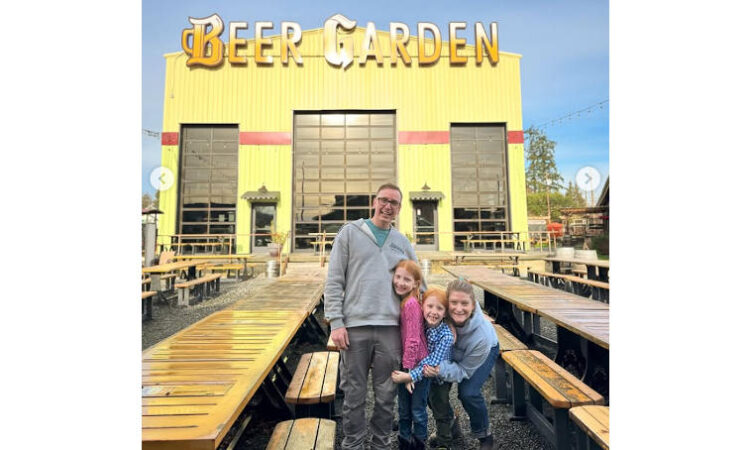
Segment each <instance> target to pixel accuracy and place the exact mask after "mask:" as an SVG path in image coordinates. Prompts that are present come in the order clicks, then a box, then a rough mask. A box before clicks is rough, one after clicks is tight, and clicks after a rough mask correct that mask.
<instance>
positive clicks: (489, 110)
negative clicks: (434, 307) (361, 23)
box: [159, 28, 527, 253]
mask: <svg viewBox="0 0 750 450" xmlns="http://www.w3.org/2000/svg"><path fill="white" fill-rule="evenodd" d="M441 31H442V30H441ZM322 33H323V30H322V29H318V30H311V31H306V32H304V33H303V38H302V41H301V44H300V45H299V46H298V48H299V50H300V54H301V55H302V58H303V66H301V67H300V66H297V65H296V63H294V62H293V61H290V63H289V64H288V65H287V66H284V65H282V64H281V61H280V59H279V38H278V36H277V37H275V38H272V42H273V45H272V47H271V49H267V50H265V52H264V53H265V54H270V55H272V56H273V57H274V62H273V65H271V66H258V65H256V64H255V62H254V61H253V59H252V53H253V51H254V41H252V40H248V45H247V52H246V53H244V54H250V55H251V56H250V57H249V58H248V63H247V65H245V66H231V65H230V64H229V63H228V62H227V61H225V62H224V64H223V65H222V66H220V67H219V68H216V69H208V68H188V67H187V66H186V64H185V62H186V59H187V56H186V55H185V54H184V53H182V52H180V53H171V54H167V55H165V59H166V79H165V93H164V122H163V136H162V144H163V146H162V165H163V166H165V167H168V168H170V169H171V170H172V171H173V172H174V173H175V175H176V180H175V184H174V186H173V187H172V188H170V189H169V190H167V191H164V192H162V193H161V194H160V205H159V208H160V209H161V210H162V211H164V215H163V217H162V218H161V224H160V233H164V234H172V233H175V232H176V225H177V210H178V209H177V192H178V189H179V175H178V173H179V156H178V151H179V146H178V136H179V131H180V125H181V124H191V123H204V124H211V123H216V124H222V123H223V124H239V131H240V148H239V167H238V170H239V174H238V175H239V176H238V189H237V222H236V230H237V233H238V234H239V235H242V234H247V233H249V232H250V204H249V203H248V202H247V201H245V200H242V199H240V196H241V195H242V194H243V193H244V192H246V191H249V190H257V189H258V188H259V187H260V186H261V185H262V184H265V186H266V187H267V188H268V190H270V191H275V190H278V191H280V192H281V199H280V201H279V203H278V205H277V230H278V231H290V230H291V227H292V216H291V214H292V208H291V201H292V179H291V177H292V142H291V140H292V138H291V135H292V123H293V112H294V111H295V110H316V111H317V110H341V109H354V110H396V120H397V128H398V132H399V142H404V141H407V140H408V141H409V142H411V144H403V143H402V144H399V146H398V149H397V151H398V164H399V166H398V170H397V173H398V183H399V186H400V187H401V189H402V191H403V192H404V195H405V196H408V192H409V191H417V190H420V189H421V187H422V185H423V184H424V183H425V182H427V184H428V185H429V186H430V188H431V189H432V190H439V191H442V192H443V194H445V196H446V198H444V199H443V200H441V201H440V202H439V204H438V220H439V231H441V232H446V231H452V230H453V227H452V222H451V220H452V204H451V185H450V175H451V170H450V149H449V147H450V145H449V139H448V138H447V137H446V136H448V131H449V130H450V124H451V123H462V122H464V123H466V122H478V123H489V122H496V123H506V124H507V130H508V134H509V136H510V135H511V134H514V137H513V138H509V145H508V160H509V161H508V171H509V174H508V180H509V181H508V182H509V191H510V206H511V207H510V214H511V228H512V230H514V231H526V230H527V221H526V186H525V175H524V156H523V140H522V139H520V140H519V138H518V132H522V131H521V130H523V125H522V122H521V117H522V116H521V89H520V86H521V80H520V55H515V54H510V53H501V54H500V60H499V62H498V64H497V65H496V66H492V65H491V64H490V63H489V59H488V58H485V60H484V61H483V63H482V65H481V66H476V64H475V62H474V57H473V56H469V61H468V62H467V63H466V65H463V66H455V65H454V66H451V65H450V63H449V60H448V55H449V46H448V43H447V42H443V46H442V52H441V55H442V57H441V58H440V60H439V61H438V62H437V63H435V64H433V65H430V66H419V65H418V62H417V56H416V55H417V42H416V41H417V40H416V37H414V36H412V37H411V38H410V41H409V44H408V45H407V50H408V53H409V54H410V55H411V56H412V63H411V67H408V66H405V65H404V64H403V62H402V61H401V60H399V62H398V64H397V65H396V66H395V67H394V66H391V65H390V59H389V55H390V44H389V34H388V33H387V32H382V31H379V32H378V40H379V42H380V46H381V48H382V51H383V55H384V64H383V65H382V66H378V65H377V63H376V61H375V60H374V59H370V60H368V62H367V64H366V65H365V66H360V65H359V63H358V59H357V56H358V55H359V51H358V50H356V49H358V48H360V46H361V40H362V37H363V35H364V30H363V29H361V28H358V29H357V30H356V31H355V33H354V41H355V44H354V48H355V60H354V62H353V63H352V65H351V66H349V67H348V68H347V69H346V70H343V69H341V68H338V67H333V66H331V65H329V64H328V63H327V62H326V60H325V59H324V57H323V36H322ZM466 34H468V31H467V33H466ZM427 47H428V53H429V52H431V48H430V47H431V43H429V42H428V45H427ZM473 53H474V49H473V47H472V46H466V48H465V49H464V50H463V51H462V54H466V55H473ZM241 54H243V53H242V52H241ZM258 132H265V133H272V139H271V140H270V141H268V142H270V143H271V144H272V145H262V144H263V143H264V142H262V141H263V139H260V141H259V140H258V139H257V136H258V135H255V134H253V133H258ZM410 132H442V133H443V134H440V137H438V138H437V139H426V140H425V139H423V140H422V141H421V142H420V139H421V138H419V137H416V138H415V135H414V134H410ZM243 134H244V136H243ZM407 138H408V139H407ZM514 142H515V143H514ZM255 144H261V145H255ZM399 227H400V229H401V230H402V231H404V232H406V231H412V208H411V204H410V202H409V201H408V200H407V201H405V203H404V207H403V208H402V211H401V215H400V217H399ZM248 244H249V242H248V238H247V237H245V238H239V239H238V249H237V250H238V252H240V253H244V252H247V251H248V250H249V246H248ZM452 249H453V242H452V239H450V238H448V236H447V235H445V236H441V237H440V250H444V251H445V250H452Z"/></svg>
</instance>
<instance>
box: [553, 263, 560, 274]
mask: <svg viewBox="0 0 750 450" xmlns="http://www.w3.org/2000/svg"><path fill="white" fill-rule="evenodd" d="M552 273H561V272H560V261H552Z"/></svg>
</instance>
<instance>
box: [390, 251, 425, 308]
mask: <svg viewBox="0 0 750 450" xmlns="http://www.w3.org/2000/svg"><path fill="white" fill-rule="evenodd" d="M399 267H401V268H403V269H404V270H405V271H407V272H408V273H409V275H411V276H412V277H413V278H414V282H415V283H416V285H415V286H414V289H412V291H411V292H409V294H407V295H406V296H405V297H404V298H402V299H401V307H402V308H403V307H404V304H405V303H406V301H407V300H409V297H414V298H416V299H417V301H418V302H419V304H420V305H421V304H422V301H421V300H420V299H419V287H420V286H421V285H422V270H421V269H420V268H419V264H417V263H415V262H414V261H412V260H411V259H402V260H401V261H399V262H398V264H396V267H394V268H393V272H394V274H395V272H396V269H398V268H399Z"/></svg>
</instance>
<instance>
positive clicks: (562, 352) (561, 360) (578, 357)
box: [555, 326, 588, 378]
mask: <svg viewBox="0 0 750 450" xmlns="http://www.w3.org/2000/svg"><path fill="white" fill-rule="evenodd" d="M585 342H587V341H586V339H584V338H582V337H581V336H578V335H577V334H575V333H573V332H571V331H568V330H567V329H566V328H563V327H561V326H557V354H556V355H555V362H556V363H557V364H558V365H560V367H562V368H563V369H565V370H567V371H568V372H570V373H572V374H573V375H574V376H575V377H576V378H583V376H584V374H585V373H586V364H587V362H588V360H587V359H588V358H587V353H588V347H587V346H586V344H585Z"/></svg>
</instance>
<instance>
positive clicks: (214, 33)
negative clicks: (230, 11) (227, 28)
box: [182, 14, 224, 67]
mask: <svg viewBox="0 0 750 450" xmlns="http://www.w3.org/2000/svg"><path fill="white" fill-rule="evenodd" d="M188 21H190V23H191V24H193V28H192V29H190V28H185V29H184V30H182V50H184V51H185V53H186V54H188V55H189V58H188V60H187V65H188V66H196V65H201V66H208V67H215V66H218V65H219V64H221V61H222V58H223V57H224V43H223V42H221V39H219V35H220V34H221V32H222V31H224V22H222V21H221V17H219V16H218V15H217V14H214V15H212V16H209V17H205V18H203V19H194V18H192V17H189V18H188ZM207 27H211V28H210V31H208V32H207ZM189 36H192V37H193V46H192V48H191V47H190V46H188V37H189Z"/></svg>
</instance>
